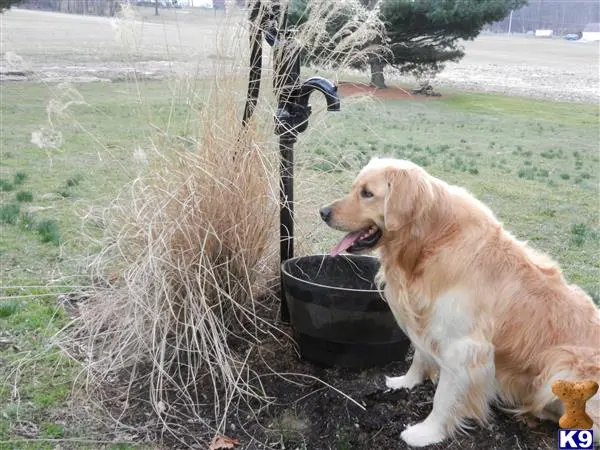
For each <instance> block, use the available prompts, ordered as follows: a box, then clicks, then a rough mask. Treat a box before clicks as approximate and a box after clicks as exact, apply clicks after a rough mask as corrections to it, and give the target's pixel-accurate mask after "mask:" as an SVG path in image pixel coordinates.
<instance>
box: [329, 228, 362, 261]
mask: <svg viewBox="0 0 600 450" xmlns="http://www.w3.org/2000/svg"><path fill="white" fill-rule="evenodd" d="M361 234H362V230H359V231H355V232H354V233H348V234H347V235H346V236H345V237H344V239H342V240H341V241H340V243H339V244H338V245H336V246H335V247H333V249H332V250H331V253H330V254H331V256H337V255H339V254H340V253H342V252H343V251H345V250H348V249H349V248H350V247H352V245H353V244H354V243H355V242H356V241H358V240H359V239H360V235H361Z"/></svg>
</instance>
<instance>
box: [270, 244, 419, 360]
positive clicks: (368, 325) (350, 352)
mask: <svg viewBox="0 0 600 450" xmlns="http://www.w3.org/2000/svg"><path fill="white" fill-rule="evenodd" d="M378 269H379V262H378V260H377V258H374V257H371V256H358V255H340V256H333V257H332V256H326V255H313V256H303V257H298V258H292V259H289V260H287V261H285V262H284V263H283V264H282V284H283V289H284V293H285V299H286V301H287V304H288V308H289V311H290V322H291V326H292V329H293V333H294V338H295V340H296V342H297V343H298V346H299V347H300V354H301V356H302V358H303V359H306V360H308V361H311V362H313V363H315V364H317V365H320V366H325V367H331V366H339V367H347V368H365V367H373V366H382V365H385V364H387V363H390V362H392V361H398V360H402V359H404V357H405V355H406V352H407V350H408V347H409V340H408V338H407V337H406V335H405V334H404V333H403V332H402V330H401V329H400V328H399V327H398V325H397V323H396V321H395V319H394V316H393V314H392V312H391V311H390V308H389V307H388V305H387V303H386V302H385V301H383V299H382V298H381V291H379V290H378V289H377V287H376V285H375V281H374V279H375V274H376V273H377V270H378Z"/></svg>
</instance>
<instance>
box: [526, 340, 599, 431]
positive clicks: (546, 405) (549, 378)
mask: <svg viewBox="0 0 600 450" xmlns="http://www.w3.org/2000/svg"><path fill="white" fill-rule="evenodd" d="M540 363H541V367H543V370H542V372H541V373H540V375H539V376H538V377H537V378H536V380H535V381H534V386H533V387H534V392H533V394H534V397H533V403H532V404H531V406H530V407H529V408H527V409H529V411H526V412H530V413H533V414H534V415H536V416H537V417H540V418H544V419H551V420H553V421H558V419H559V418H560V416H561V415H562V414H563V405H562V402H561V401H560V400H559V399H558V398H557V397H556V395H554V393H553V392H552V384H553V383H554V382H555V381H557V380H561V379H562V380H568V381H586V380H592V381H595V382H597V383H598V384H600V348H592V347H576V346H559V347H555V348H553V349H551V350H548V351H547V352H544V354H542V355H540ZM586 412H587V414H588V415H589V416H590V418H591V419H592V420H593V422H594V425H593V429H594V437H595V440H597V441H599V440H600V390H599V391H598V392H596V394H595V395H594V396H593V397H592V398H590V399H589V400H588V402H587V406H586Z"/></svg>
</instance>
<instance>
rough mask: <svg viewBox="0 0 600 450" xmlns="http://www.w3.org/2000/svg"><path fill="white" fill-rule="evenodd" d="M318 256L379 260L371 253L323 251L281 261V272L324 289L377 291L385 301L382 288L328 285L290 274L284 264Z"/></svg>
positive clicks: (349, 259)
mask: <svg viewBox="0 0 600 450" xmlns="http://www.w3.org/2000/svg"><path fill="white" fill-rule="evenodd" d="M319 257H321V258H323V259H325V258H331V259H334V258H343V259H344V260H346V261H348V262H350V261H351V260H352V259H353V258H354V259H359V258H362V259H371V260H374V261H379V258H377V257H376V256H371V255H349V256H346V255H338V256H331V255H328V254H325V253H323V254H320V253H317V254H311V255H306V256H296V257H294V258H290V259H288V260H286V261H284V262H282V263H281V272H282V273H285V275H286V276H287V277H289V278H292V279H294V280H296V281H299V282H301V283H305V284H309V285H311V286H317V287H320V288H324V289H335V290H338V291H350V292H379V293H381V294H382V300H384V301H385V298H384V297H383V289H377V288H375V289H353V288H344V287H340V286H335V285H329V284H321V283H315V282H314V281H310V280H307V279H305V278H299V277H297V276H295V275H292V274H291V273H290V271H289V270H286V265H288V264H293V263H294V262H295V261H298V260H300V259H306V258H319Z"/></svg>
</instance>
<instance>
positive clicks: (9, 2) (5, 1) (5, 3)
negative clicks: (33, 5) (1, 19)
mask: <svg viewBox="0 0 600 450" xmlns="http://www.w3.org/2000/svg"><path fill="white" fill-rule="evenodd" d="M21 1H22V0H0V13H3V12H4V11H6V10H7V9H10V7H11V6H13V5H16V4H17V3H21Z"/></svg>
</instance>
